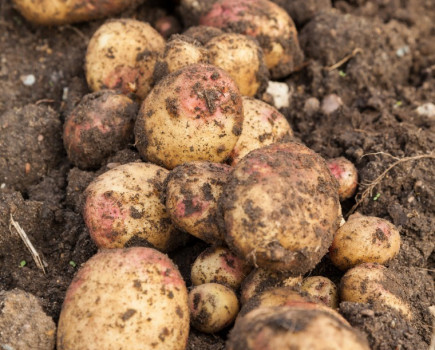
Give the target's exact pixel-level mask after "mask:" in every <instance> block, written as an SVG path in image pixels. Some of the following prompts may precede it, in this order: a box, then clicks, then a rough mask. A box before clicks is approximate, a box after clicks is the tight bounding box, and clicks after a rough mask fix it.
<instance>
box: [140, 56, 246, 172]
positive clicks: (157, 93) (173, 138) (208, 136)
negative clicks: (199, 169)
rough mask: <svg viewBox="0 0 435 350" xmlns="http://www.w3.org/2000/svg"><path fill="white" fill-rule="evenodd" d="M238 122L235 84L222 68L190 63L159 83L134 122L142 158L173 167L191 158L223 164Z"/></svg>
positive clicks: (240, 113)
mask: <svg viewBox="0 0 435 350" xmlns="http://www.w3.org/2000/svg"><path fill="white" fill-rule="evenodd" d="M242 124H243V105H242V99H241V95H240V92H239V90H238V88H237V86H236V83H235V82H234V81H233V80H232V79H231V78H230V77H229V75H228V74H227V73H226V72H224V71H223V70H222V69H220V68H217V67H214V66H211V65H206V64H194V65H190V66H187V67H185V68H183V69H181V70H179V71H176V72H174V73H172V74H169V75H167V76H166V77H165V78H163V79H162V80H160V81H159V83H158V84H157V85H156V86H155V87H154V89H153V90H152V91H151V93H150V94H149V95H148V97H147V98H146V100H145V101H144V102H143V104H142V107H141V110H140V112H139V115H138V117H137V120H136V125H135V135H136V147H137V149H138V150H139V153H140V154H141V156H142V157H143V158H144V159H147V160H148V161H151V162H153V163H155V164H159V165H161V166H164V167H165V168H167V169H173V168H175V167H176V166H177V165H180V164H183V163H185V162H192V161H195V160H203V161H209V162H216V163H220V162H223V161H224V160H225V159H226V158H227V157H228V155H229V154H230V152H231V150H232V149H233V148H234V146H235V144H236V142H237V139H238V138H239V136H240V133H241V129H242Z"/></svg>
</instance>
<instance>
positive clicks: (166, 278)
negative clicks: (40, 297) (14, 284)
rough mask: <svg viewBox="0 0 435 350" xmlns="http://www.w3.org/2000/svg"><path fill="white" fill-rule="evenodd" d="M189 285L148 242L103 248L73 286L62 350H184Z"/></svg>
mask: <svg viewBox="0 0 435 350" xmlns="http://www.w3.org/2000/svg"><path fill="white" fill-rule="evenodd" d="M188 335H189V308H188V302H187V289H186V285H185V283H184V281H183V279H182V277H181V275H180V273H179V271H178V269H177V267H176V266H175V265H174V264H173V263H172V261H171V260H170V259H169V258H168V257H167V256H166V255H164V254H162V253H160V252H158V251H156V250H154V249H151V248H143V247H134V248H129V249H110V250H102V251H100V252H99V253H97V254H96V255H94V256H93V257H92V258H91V259H90V260H88V261H87V262H86V263H85V264H84V265H83V267H82V268H81V269H80V270H79V272H78V273H77V275H76V276H75V277H74V279H73V281H72V282H71V285H70V286H69V287H68V290H67V293H66V296H65V300H64V302H63V306H62V311H61V314H60V319H59V325H58V331H57V349H58V350H75V349H80V350H97V349H98V350H101V349H105V350H119V349H129V350H135V349H137V350H139V349H140V350H145V349H149V350H151V349H153V350H155V349H161V350H163V349H164V350H184V349H185V348H186V346H187V337H188Z"/></svg>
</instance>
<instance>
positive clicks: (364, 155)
mask: <svg viewBox="0 0 435 350" xmlns="http://www.w3.org/2000/svg"><path fill="white" fill-rule="evenodd" d="M378 154H382V155H384V156H388V157H391V158H393V159H395V160H400V158H398V157H395V156H393V155H392V154H390V153H386V152H375V153H366V154H363V155H362V156H361V158H360V159H362V158H364V157H368V156H377V155H378Z"/></svg>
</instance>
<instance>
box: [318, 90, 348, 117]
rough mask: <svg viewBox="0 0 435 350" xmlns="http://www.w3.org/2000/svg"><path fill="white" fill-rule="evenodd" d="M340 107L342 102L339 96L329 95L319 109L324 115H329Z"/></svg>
mask: <svg viewBox="0 0 435 350" xmlns="http://www.w3.org/2000/svg"><path fill="white" fill-rule="evenodd" d="M342 105H343V101H342V100H341V98H340V96H338V95H336V94H330V95H328V96H326V97H325V98H324V99H323V101H322V107H321V109H322V112H323V113H324V114H331V113H334V112H335V111H336V110H337V109H339V108H340V107H341V106H342Z"/></svg>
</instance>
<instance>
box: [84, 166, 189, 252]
mask: <svg viewBox="0 0 435 350" xmlns="http://www.w3.org/2000/svg"><path fill="white" fill-rule="evenodd" d="M168 173H169V172H168V171H167V170H166V169H163V168H161V167H159V166H157V165H154V164H150V163H140V162H138V163H128V164H124V165H121V166H118V167H116V168H114V169H111V170H109V171H107V172H105V173H103V174H102V175H100V176H99V177H97V178H96V179H95V180H94V181H92V183H91V184H90V185H89V186H88V188H87V189H86V192H85V193H86V202H85V206H84V210H83V216H84V219H85V223H86V226H87V228H88V230H89V233H90V235H91V238H92V240H93V241H94V242H95V243H96V245H97V246H98V247H99V248H121V247H125V246H130V245H143V244H145V245H151V246H153V247H155V248H157V249H159V250H161V251H169V250H171V249H173V248H175V247H177V246H178V245H179V244H180V243H182V242H183V241H185V240H186V234H184V233H183V232H180V231H178V230H176V229H175V227H174V226H173V224H172V223H171V220H170V219H169V215H168V213H167V212H166V208H165V205H164V203H162V202H161V196H162V191H163V183H164V181H165V179H166V176H167V175H168Z"/></svg>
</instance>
